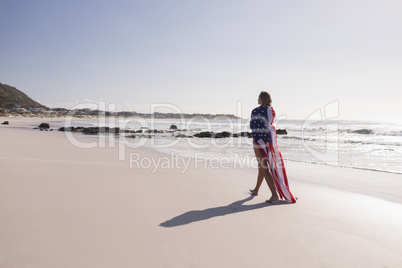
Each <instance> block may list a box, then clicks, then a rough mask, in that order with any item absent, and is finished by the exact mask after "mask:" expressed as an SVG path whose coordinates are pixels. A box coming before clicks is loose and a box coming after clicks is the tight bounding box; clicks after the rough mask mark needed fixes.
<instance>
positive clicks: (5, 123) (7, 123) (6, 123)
mask: <svg viewBox="0 0 402 268" xmlns="http://www.w3.org/2000/svg"><path fill="white" fill-rule="evenodd" d="M1 124H2V125H9V122H8V121H4V122H3V123H1Z"/></svg>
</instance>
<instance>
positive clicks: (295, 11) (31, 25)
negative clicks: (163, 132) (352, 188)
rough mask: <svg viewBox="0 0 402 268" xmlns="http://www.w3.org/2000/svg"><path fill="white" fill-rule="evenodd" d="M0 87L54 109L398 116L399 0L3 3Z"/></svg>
mask: <svg viewBox="0 0 402 268" xmlns="http://www.w3.org/2000/svg"><path fill="white" fill-rule="evenodd" d="M0 10H1V16H0V33H1V42H0V59H1V61H0V62H1V64H0V82H1V83H6V84H9V85H13V86H15V87H17V88H18V89H20V90H22V91H24V92H25V93H27V94H28V95H29V96H30V97H32V98H33V99H35V100H37V101H39V102H41V103H43V104H46V105H48V106H50V107H61V106H64V107H68V106H71V105H73V104H75V103H79V102H83V101H86V100H91V101H98V100H106V101H107V102H108V103H112V102H113V103H115V104H116V105H117V107H118V109H120V110H136V111H139V112H147V111H149V104H150V103H161V102H167V103H172V104H174V105H177V106H179V107H180V108H181V109H182V110H183V111H184V112H188V113H192V112H199V113H236V103H237V101H241V102H242V105H243V117H247V116H248V114H249V113H250V110H251V109H252V108H253V107H255V106H257V104H256V100H257V96H258V94H259V92H260V91H261V90H267V91H269V92H270V93H271V95H272V98H273V106H274V107H275V109H276V111H277V113H278V114H281V115H286V116H287V117H288V118H295V119H303V118H306V117H307V116H308V115H310V114H311V113H313V112H314V111H316V110H317V109H318V108H320V107H323V106H324V105H326V104H328V103H330V102H332V101H335V100H339V107H340V110H339V112H340V117H341V119H385V118H401V117H402V108H401V107H402V105H401V104H400V102H401V100H402V49H401V47H402V32H401V26H402V16H401V10H402V1H400V0H381V1H371V0H361V1H360V0H347V1H345V0H338V1H324V0H315V1H303V0H283V1H279V0H265V1H256V0H248V1H245V0H241V1H239V0H213V1H212V0H211V1H210V0H198V1H196V0H193V1H191V0H186V1H185V0H164V1H161V0H159V1H156V0H143V1H133V0H131V1H105V0H98V1H86V0H80V1H75V0H72V1H57V0H49V1H43V0H36V1H20V0H9V1H7V0H1V1H0Z"/></svg>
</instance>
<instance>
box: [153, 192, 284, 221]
mask: <svg viewBox="0 0 402 268" xmlns="http://www.w3.org/2000/svg"><path fill="white" fill-rule="evenodd" d="M254 197H255V196H254V195H250V197H247V198H245V199H242V200H239V201H236V202H233V203H231V204H229V205H227V206H221V207H215V208H207V209H204V210H192V211H188V212H186V213H183V214H181V215H179V216H176V217H174V218H172V219H171V220H168V221H165V222H163V223H161V224H159V226H161V227H176V226H180V225H185V224H189V223H192V222H196V221H203V220H208V219H210V218H213V217H218V216H225V215H228V214H233V213H239V212H243V211H248V210H254V209H260V208H264V207H269V206H273V205H275V206H277V205H288V204H291V203H289V202H287V201H282V200H279V201H276V202H275V203H266V202H263V203H258V204H254V205H243V204H244V203H245V202H247V201H250V200H252V199H253V198H254Z"/></svg>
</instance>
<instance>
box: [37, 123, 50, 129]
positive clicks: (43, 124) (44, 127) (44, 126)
mask: <svg viewBox="0 0 402 268" xmlns="http://www.w3.org/2000/svg"><path fill="white" fill-rule="evenodd" d="M38 128H39V129H49V128H50V126H49V124H48V123H42V124H40V125H39V126H38Z"/></svg>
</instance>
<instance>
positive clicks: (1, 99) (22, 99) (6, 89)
mask: <svg viewBox="0 0 402 268" xmlns="http://www.w3.org/2000/svg"><path fill="white" fill-rule="evenodd" d="M15 104H17V105H21V107H23V108H29V107H31V108H44V109H48V108H47V107H46V106H44V105H42V104H40V103H38V102H36V101H34V100H33V99H31V98H30V97H28V96H27V95H26V94H25V93H24V92H22V91H20V90H18V89H16V88H15V87H12V86H9V85H6V84H2V83H0V107H2V108H6V109H9V108H13V107H14V105H15Z"/></svg>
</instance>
